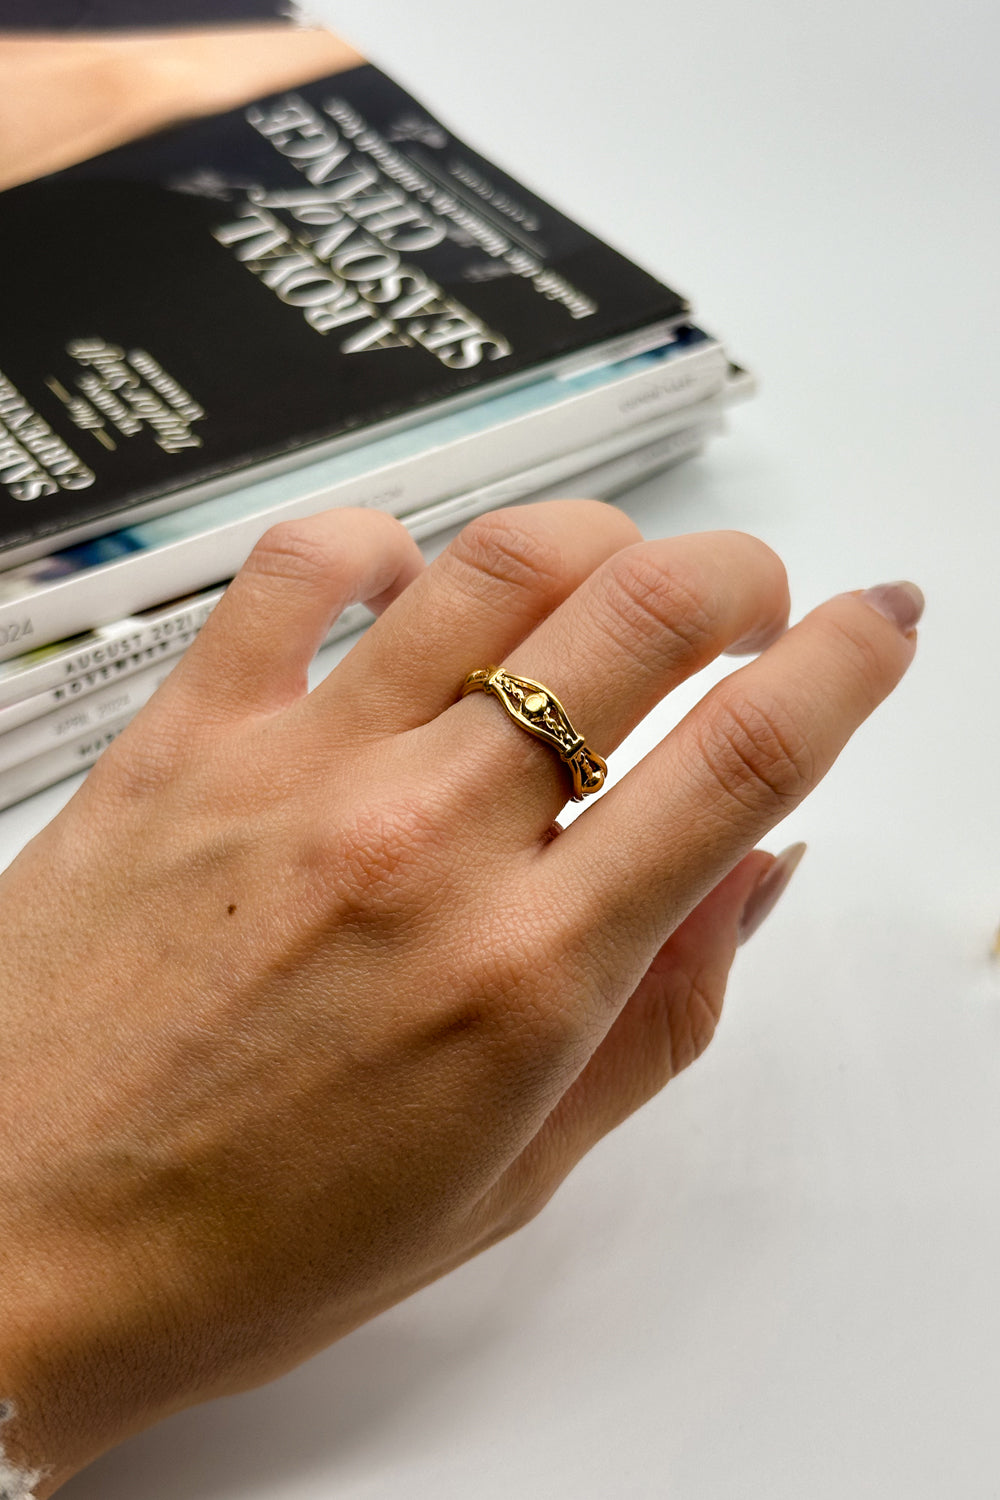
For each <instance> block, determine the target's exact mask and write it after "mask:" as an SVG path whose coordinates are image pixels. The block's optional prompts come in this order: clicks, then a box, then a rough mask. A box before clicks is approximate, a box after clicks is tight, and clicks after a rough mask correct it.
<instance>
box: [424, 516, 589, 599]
mask: <svg viewBox="0 0 1000 1500" xmlns="http://www.w3.org/2000/svg"><path fill="white" fill-rule="evenodd" d="M445 556H446V557H447V558H448V559H449V565H450V566H451V567H452V569H453V570H455V571H457V572H458V573H459V574H461V575H465V577H466V579H468V578H469V577H470V576H471V579H472V582H473V584H474V585H475V586H476V587H477V588H479V587H481V583H482V579H483V578H487V579H491V580H493V581H494V582H496V583H499V584H502V585H503V586H504V588H505V589H516V590H519V591H522V592H524V593H527V594H532V595H534V594H538V593H551V592H552V591H553V589H555V588H557V587H558V586H559V584H560V582H561V580H562V577H563V573H564V562H563V556H562V549H561V548H560V546H559V544H558V542H557V541H556V539H555V537H554V536H552V535H551V534H547V533H546V532H545V531H543V530H541V529H539V528H538V527H537V526H533V525H531V524H530V522H529V521H528V520H527V518H526V517H524V516H521V515H519V514H518V513H517V512H516V511H514V512H508V511H493V512H491V513H490V514H488V515H485V516H477V517H476V519H475V520H474V521H471V522H470V523H469V525H468V526H466V527H465V528H464V529H463V530H462V531H461V532H460V533H459V535H458V536H457V537H456V538H455V540H454V542H452V544H451V546H450V547H449V549H448V551H447V553H446V554H445Z"/></svg>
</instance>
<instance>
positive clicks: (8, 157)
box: [0, 26, 364, 189]
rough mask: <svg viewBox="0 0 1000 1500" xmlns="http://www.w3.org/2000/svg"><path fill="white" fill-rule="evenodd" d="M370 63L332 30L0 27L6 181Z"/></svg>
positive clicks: (0, 158)
mask: <svg viewBox="0 0 1000 1500" xmlns="http://www.w3.org/2000/svg"><path fill="white" fill-rule="evenodd" d="M362 62H364V58H363V57H362V56H361V55H360V53H358V52H355V51H354V49H353V47H349V46H348V45H347V43H346V42H342V41H341V40H340V39H339V37H335V36H333V35H332V34H331V33H330V32H328V31H310V30H302V31H297V30H294V29H292V28H291V27H287V26H285V27H281V28H279V27H277V26H227V27H223V28H204V29H202V30H199V31H180V32H169V33H157V32H138V33H136V34H135V35H132V36H129V35H123V34H122V33H120V32H119V33H113V32H109V33H107V34H106V35H102V34H101V33H99V32H94V33H90V34H83V35H82V36H77V37H68V38H67V37H65V36H62V35H52V36H44V35H43V36H38V35H34V34H31V35H28V34H25V35H21V36H17V35H12V34H10V33H8V34H6V35H3V34H0V189H3V188H8V187H13V186H14V185H15V184H16V183H19V182H30V181H31V179H32V178H34V177H40V176H42V175H43V173H45V172H55V171H58V170H59V169H60V168H61V167H68V166H70V165H71V163H73V162H77V161H83V160H84V159H85V158H86V157H88V156H96V155H98V154H99V153H100V152H102V151H109V150H110V149H111V148H112V147H113V146H119V145H121V144H122V142H123V141H129V140H133V139H134V138H135V137H137V136H140V135H146V134H148V133H149V132H150V131H152V130H161V129H163V127H164V126H167V125H176V124H178V123H179V122H180V121H182V120H189V119H193V118H195V117H196V116H198V115H208V114H214V113H217V112H219V111H221V110H227V109H234V108H235V107H236V105H238V104H242V103H244V102H245V101H246V100H248V99H256V98H258V97H261V96H262V95H265V94H269V93H276V92H277V91H278V90H279V89H283V88H291V87H293V86H294V85H296V84H299V83H305V82H307V81H308V80H309V79H311V78H324V77H326V76H327V75H328V74H331V73H339V72H342V71H343V70H344V69H345V68H354V67H357V66H358V65H359V64H360V63H362Z"/></svg>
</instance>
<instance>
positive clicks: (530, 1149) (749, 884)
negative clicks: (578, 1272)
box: [480, 844, 805, 1230]
mask: <svg viewBox="0 0 1000 1500" xmlns="http://www.w3.org/2000/svg"><path fill="white" fill-rule="evenodd" d="M804 849H805V845H804V844H795V845H792V847H791V848H790V849H787V850H785V852H784V853H783V854H781V855H779V856H778V857H777V858H775V857H773V856H772V855H769V854H767V853H765V852H764V851H763V850H760V849H756V850H754V851H753V853H751V854H748V855H747V856H746V857H745V858H744V859H742V860H741V861H740V863H739V864H738V865H737V866H736V867H735V869H733V870H731V871H730V873H729V874H728V875H727V876H726V878H725V879H724V880H722V881H721V882H720V883H719V885H717V886H716V887H715V889H714V890H713V891H711V892H710V893H709V895H707V896H706V897H705V898H704V900H703V901H701V902H700V904H699V905H698V906H696V907H695V909H694V910H693V911H692V912H691V913H690V914H689V916H688V917H687V918H686V920H685V921H684V922H682V923H681V925H680V926H679V927H678V928H677V930H676V931H675V932H674V933H673V934H672V936H671V937H670V938H668V940H667V941H666V943H664V945H663V947H662V948H661V949H660V951H659V953H658V954H657V955H656V958H655V959H654V960H653V962H652V964H651V965H650V967H649V969H648V970H647V972H646V974H645V976H644V978H643V979H642V980H641V982H640V984H639V986H638V988H637V989H636V991H635V993H634V994H633V995H632V997H631V999H630V1000H629V1001H628V1003H627V1004H626V1006H625V1007H624V1009H623V1010H622V1011H621V1012H620V1014H619V1015H618V1017H617V1018H616V1020H615V1021H614V1023H613V1025H612V1026H611V1028H610V1030H609V1031H608V1033H607V1035H606V1036H605V1037H604V1040H603V1041H602V1042H601V1043H600V1044H599V1046H598V1047H597V1049H596V1051H595V1052H594V1053H593V1055H592V1057H591V1058H590V1060H589V1062H588V1063H587V1064H586V1066H585V1067H584V1069H583V1071H582V1072H581V1073H580V1074H579V1075H578V1076H577V1078H576V1079H575V1081H574V1082H573V1083H572V1084H571V1085H570V1087H569V1089H568V1090H567V1091H566V1093H565V1094H564V1095H563V1096H562V1098H561V1099H560V1101H559V1103H558V1104H557V1105H556V1107H555V1109H554V1110H553V1111H552V1113H551V1114H550V1115H549V1116H548V1118H547V1119H546V1121H545V1123H544V1124H543V1125H542V1127H541V1129H540V1130H539V1132H538V1134H537V1135H536V1136H535V1137H534V1138H533V1139H532V1141H531V1142H530V1143H529V1144H528V1146H527V1147H526V1148H525V1150H524V1151H522V1153H521V1155H520V1156H519V1157H518V1158H517V1159H516V1160H515V1161H514V1162H513V1163H512V1164H511V1166H510V1167H508V1168H507V1170H506V1172H505V1173H504V1175H503V1176H502V1177H501V1178H500V1179H499V1181H498V1182H497V1183H495V1185H494V1187H493V1188H492V1189H491V1191H490V1194H489V1196H488V1199H487V1200H486V1201H484V1203H483V1204H482V1205H480V1209H481V1212H482V1213H483V1214H484V1217H485V1218H486V1220H487V1221H488V1220H489V1219H493V1220H494V1222H497V1223H499V1224H500V1225H502V1226H504V1229H505V1230H509V1229H511V1228H517V1227H518V1226H519V1225H520V1224H523V1223H525V1222H527V1221H528V1220H530V1219H531V1218H533V1217H534V1215H535V1214H536V1213H537V1212H538V1211H539V1210H540V1209H541V1208H542V1207H543V1205H544V1204H545V1203H546V1202H547V1201H548V1199H549V1198H550V1197H551V1195H552V1194H553V1192H555V1190H556V1188H557V1187H558V1186H559V1184H560V1183H561V1182H562V1181H563V1179H564V1178H565V1177H566V1176H567V1175H568V1174H569V1172H570V1171H571V1170H572V1169H573V1167H574V1166H576V1164H577V1162H578V1161H580V1159H581V1158H582V1157H584V1156H585V1155H586V1154H587V1152H588V1151H590V1150H591V1149H592V1147H594V1146H595V1145H596V1144H597V1142H598V1141H600V1140H601V1139H602V1138H603V1137H604V1136H606V1135H607V1134H608V1133H609V1132H610V1131H612V1130H614V1129H615V1127H616V1126H618V1125H620V1124H621V1123H622V1122H623V1121H624V1120H626V1119H627V1118H628V1116H629V1115H631V1114H634V1113H635V1111H636V1110H637V1109H639V1108H640V1107H641V1106H642V1105H643V1104H645V1103H647V1102H648V1101H649V1100H650V1099H652V1098H653V1097H654V1095H656V1094H658V1093H659V1092H660V1090H661V1089H662V1088H664V1087H665V1085H666V1084H668V1083H669V1082H670V1080H671V1079H672V1078H675V1077H676V1076H677V1074H678V1073H679V1072H681V1070H682V1069H684V1068H686V1067H688V1066H689V1065H690V1064H691V1063H692V1062H694V1061H695V1059H696V1058H697V1057H698V1056H699V1055H700V1054H701V1053H702V1052H703V1051H704V1050H705V1048H706V1047H707V1046H708V1044H709V1042H710V1041H711V1040H712V1037H713V1036H714V1034H715V1028H716V1026H717V1024H718V1021H719V1017H720V1014H721V1012H722V1002H723V997H724V995H725V991H726V984H727V981H728V979H729V971H730V968H731V967H732V962H733V958H734V956H735V953H736V949H737V947H738V946H739V944H740V943H741V942H744V941H746V939H747V938H748V937H750V936H751V934H752V933H753V932H754V931H756V928H757V927H758V926H759V925H760V923H761V922H762V921H763V920H764V917H765V916H766V915H767V913H768V912H769V911H770V910H771V908H772V907H773V906H774V905H775V903H776V902H777V900H778V897H779V896H780V895H781V893H782V891H783V890H784V889H785V887H786V885H787V884H788V882H789V880H790V879H791V877H792V874H793V872H794V870H795V868H796V866H797V865H798V862H799V860H800V859H801V857H802V854H803V852H804Z"/></svg>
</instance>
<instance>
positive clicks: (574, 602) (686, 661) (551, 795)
mask: <svg viewBox="0 0 1000 1500" xmlns="http://www.w3.org/2000/svg"><path fill="white" fill-rule="evenodd" d="M788 609H789V599H788V583H787V578H786V575H785V570H784V567H783V565H782V563H781V561H780V559H779V558H778V557H777V556H776V555H775V554H774V553H773V552H772V551H771V549H770V548H769V547H767V546H766V545H765V544H764V543H763V542H760V541H758V540H757V539H756V538H755V537H751V536H747V535H746V534H745V533H743V532H736V531H724V532H712V533H701V534H695V535H691V536H679V537H670V538H666V539H664V540H661V541H653V542H642V543H639V544H637V545H634V546H630V547H626V548H624V549H623V550H622V551H619V552H618V553H616V554H615V556H614V557H612V558H610V559H609V560H608V561H607V562H605V563H604V564H603V565H602V566H601V567H599V568H598V569H597V570H596V571H595V572H594V573H592V574H591V576H590V577H589V578H587V579H586V580H585V581H584V582H583V583H582V584H581V585H580V586H579V587H578V588H577V589H576V591H575V592H574V593H573V594H572V595H571V596H570V598H568V599H567V600H566V601H565V603H563V604H562V605H560V606H559V608H557V609H556V610H555V611H554V612H553V613H552V614H551V615H549V616H548V618H547V619H545V620H544V621H542V622H541V623H540V624H539V625H538V626H537V627H536V628H535V629H534V630H533V631H532V632H531V634H530V635H528V636H527V637H526V639H524V640H523V641H522V642H521V643H520V644H519V645H517V646H516V647H515V648H514V650H513V651H512V652H511V653H510V655H509V656H508V658H507V659H506V660H503V661H502V662H500V663H499V665H502V666H503V668H504V670H505V671H508V672H511V673H514V674H516V675H520V676H524V677H529V678H532V679H535V680H537V681H539V682H541V683H543V684H544V685H545V686H546V687H547V688H548V689H549V690H550V691H551V692H552V693H554V694H555V695H556V696H557V697H558V698H559V699H560V701H561V702H562V703H563V705H564V707H565V709H566V712H567V714H568V715H569V717H570V719H571V721H572V724H573V727H574V729H575V730H576V731H577V732H578V733H579V734H581V735H583V737H584V739H585V740H586V743H587V745H588V747H589V748H590V749H592V750H594V751H596V753H597V754H598V755H600V756H603V757H606V756H607V755H608V754H609V753H610V751H612V750H613V749H615V747H616V746H617V745H619V744H620V743H621V741H622V740H623V739H624V738H625V736H626V735H627V734H628V733H629V732H630V731H631V730H632V729H634V728H635V726H636V725H637V724H638V723H639V722H640V721H641V720H642V719H643V718H644V717H645V715H646V714H647V713H648V712H649V710H650V709H651V708H653V707H654V706H655V705H656V703H658V702H659V700H660V699H661V698H663V697H664V696H665V695H666V694H667V693H669V692H670V690H671V689H672V688H674V687H676V686H677V685H678V684H679V683H680V682H683V681H684V680H685V678H687V677H689V676H690V675H691V674H692V673H694V672H697V671H698V670H699V669H700V668H701V667H703V666H705V665H707V663H708V662H710V661H712V660H713V659H714V658H715V657H716V656H718V655H719V654H720V653H721V652H723V651H727V650H738V651H747V652H750V651H757V650H762V649H763V648H764V647H765V646H766V645H768V644H769V643H770V642H771V641H772V640H774V639H775V638H776V637H777V636H778V635H780V634H781V633H782V632H783V630H784V629H785V627H786V625H787V621H788ZM496 664H497V663H496V662H495V661H493V662H486V661H470V662H469V663H468V670H469V671H472V670H475V669H476V668H480V667H486V666H491V665H496ZM461 686H462V683H461V682H456V683H455V694H456V697H457V695H458V693H459V692H460V691H461ZM436 723H437V725H440V726H441V727H442V728H443V729H445V732H446V733H447V735H448V740H447V743H446V747H445V753H446V754H448V756H449V759H452V760H453V759H454V757H455V754H456V750H457V753H458V754H459V755H461V757H462V759H463V760H464V761H465V762H466V764H467V765H468V766H469V768H470V775H471V778H472V781H473V783H476V782H477V781H478V783H479V792H480V794H481V790H482V787H483V786H486V787H492V788H496V787H502V788H503V790H504V792H505V793H507V794H509V795H504V796H503V797H502V798H497V799H496V805H497V806H498V811H500V813H501V815H502V816H503V818H504V821H505V823H507V824H508V825H512V824H514V823H516V824H517V825H518V827H519V828H520V827H523V826H524V825H527V826H528V827H533V826H534V825H537V826H538V827H539V828H541V829H545V828H547V827H548V826H549V824H550V823H551V820H552V818H553V817H554V816H555V813H556V812H557V811H558V809H559V807H560V806H562V805H563V803H565V801H566V800H567V797H568V795H569V792H570V789H571V788H570V779H569V774H568V771H567V769H566V768H565V767H564V766H563V765H562V764H561V763H560V761H559V758H558V756H557V754H556V752H555V750H553V749H552V748H550V747H549V746H548V745H546V744H544V743H542V742H541V741H540V740H538V739H535V738H534V737H532V736H531V735H530V734H528V733H527V732H526V731H525V730H524V729H522V728H521V727H520V726H519V725H518V724H516V723H515V722H514V721H513V720H512V719H511V718H510V717H509V716H508V715H507V714H506V713H505V712H504V710H503V708H502V707H501V705H500V704H499V703H498V702H497V701H496V700H495V699H493V698H492V697H491V696H490V695H487V694H485V693H475V694H473V695H471V696H470V697H468V698H465V699H463V700H462V701H461V702H460V703H456V704H455V705H454V706H453V707H452V708H451V709H450V710H448V712H447V713H445V714H444V715H442V716H441V717H440V718H439V719H438V720H437V721H436ZM445 726H446V728H445ZM473 790H474V791H475V790H476V788H475V785H474V786H473Z"/></svg>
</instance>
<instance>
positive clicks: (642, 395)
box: [0, 341, 727, 661]
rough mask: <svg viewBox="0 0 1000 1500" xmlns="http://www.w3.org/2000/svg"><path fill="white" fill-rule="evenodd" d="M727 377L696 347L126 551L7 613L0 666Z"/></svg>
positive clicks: (668, 404) (452, 491)
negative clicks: (353, 518)
mask: <svg viewBox="0 0 1000 1500" xmlns="http://www.w3.org/2000/svg"><path fill="white" fill-rule="evenodd" d="M726 370H727V359H726V355H725V352H724V350H723V349H722V347H721V345H719V344H717V343H715V342H714V341H713V342H710V343H708V344H706V345H703V346H696V347H695V348H693V349H692V350H691V351H690V352H689V353H685V354H681V355H678V356H676V357H675V358H673V359H670V360H668V361H666V362H665V363H663V364H654V365H651V366H650V367H648V368H647V369H644V370H642V371H640V372H638V373H636V374H635V375H631V376H628V377H626V378H624V379H622V380H618V381H615V382H613V383H612V384H611V385H607V386H601V387H598V388H597V389H595V390H591V391H587V392H584V393H582V394H580V395H577V396H571V397H569V398H568V399H567V400H566V401H564V402H562V403H560V404H559V405H557V406H553V407H546V408H544V409H542V410H540V411H534V412H529V413H526V414H524V415H523V416H520V417H516V418H513V419H511V420H510V421H508V422H505V423H502V424H499V425H497V426H495V427H491V428H487V429H486V430H485V431H483V432H480V433H474V434H471V435H470V436H468V437H465V438H461V439H459V440H457V441H455V442H453V443H450V444H448V445H447V446H443V447H441V448H439V449H432V450H431V451H429V452H427V453H423V454H418V455H414V456H411V457H409V458H406V459H403V460H401V461H399V462H397V463H394V464H386V465H383V466H382V467H381V468H380V469H376V470H373V471H371V472H370V473H368V474H367V475H365V476H363V477H362V478H354V479H349V480H343V481H341V482H340V483H339V484H336V485H327V486H323V487H320V488H318V489H314V490H312V491H310V492H308V493H306V494H304V495H299V496H296V497H295V498H293V499H290V500H284V501H281V502H279V503H277V504H275V505H273V506H270V507H268V508H267V509H265V510H261V511H258V512H257V513H255V514H253V515H250V516H243V517H240V518H238V519H236V520H231V521H228V522H224V523H222V524H221V525H218V526H216V527H215V528H214V529H212V530H209V531H205V532H202V533H198V534H196V535H194V536H189V537H183V538H179V539H178V540H176V541H173V542H168V543H165V544H164V545H162V546H160V547H153V548H150V549H148V550H146V551H138V552H131V553H126V554H125V555H124V556H123V557H120V558H118V559H116V560H115V561H114V562H110V563H106V564H104V565H102V566H99V567H96V568H93V569H89V570H84V571H81V572H79V573H77V574H70V575H68V576H67V577H64V578H61V579H57V580H55V581H54V582H52V583H50V584H45V585H42V586H41V587H39V588H38V589H36V590H34V591H33V592H32V593H30V594H28V595H26V596H25V597H23V598H21V599H12V600H9V601H8V602H6V603H4V604H0V661H3V660H7V659H9V658H11V657H15V656H18V655H20V654H22V652H23V651H24V648H25V645H26V644H27V643H29V642H30V645H31V646H41V645H44V644H45V643H46V642H48V641H57V640H60V639H62V638H63V637H64V636H69V635H73V634H76V633H78V632H80V631H82V630H89V629H91V628H92V627H93V625H94V624H95V622H100V621H106V620H113V619H114V617H115V616H116V615H127V614H133V613H134V612H135V611H136V610H139V609H146V608H149V607H150V606H152V605H155V604H158V603H160V602H161V601H163V600H164V599H170V598H174V597H176V596H177V595H179V594H183V593H193V592H195V591H197V590H199V589H202V588H208V587H210V586H211V585H213V584H217V583H220V582H221V581H223V580H224V579H227V578H231V577H232V576H233V574H234V573H235V572H236V571H237V570H238V568H239V567H240V566H241V564H242V563H243V562H244V560H245V559H246V557H247V554H248V553H249V552H250V550H251V548H252V547H253V545H254V543H255V542H257V541H258V540H259V539H260V537H261V536H262V535H263V534H264V532H265V531H267V530H268V528H269V527H270V526H272V525H274V524H275V523H276V522H278V521H283V520H298V519H301V518H302V517H304V516H309V515H312V514H314V513H315V512H316V511H317V510H323V509H326V508H331V507H334V506H341V505H351V506H355V505H362V506H364V505H370V506H372V507H373V508H376V509H379V510H386V511H388V512H389V513H390V514H391V515H396V516H403V515H406V514H407V513H408V512H411V511H413V510H416V509H418V508H420V507H422V506H429V505H431V504H433V503H435V502H436V501H439V500H443V499H447V498H448V497H450V496H454V495H460V494H462V493H463V492H466V491H468V490H470V489H471V488H472V487H473V486H475V485H476V484H477V481H481V479H482V477H483V476H484V475H488V476H490V477H491V480H492V481H494V482H499V481H500V479H501V478H502V477H503V476H508V475H509V474H510V472H511V468H512V466H516V467H517V469H518V470H524V469H528V468H531V467H533V466H535V465H537V464H539V463H542V462H544V461H545V460H546V459H547V458H548V457H549V455H551V454H552V452H553V451H555V452H556V453H563V454H567V455H568V456H573V455H572V454H571V453H570V452H569V450H572V449H573V448H574V446H581V445H582V446H589V445H591V444H593V443H595V442H596V441H598V440H599V439H601V438H607V437H610V436H613V435H615V434H617V433H622V434H626V435H627V434H629V433H630V432H633V431H634V429H635V428H637V427H642V426H645V425H646V424H647V423H648V422H650V421H651V420H652V419H653V418H655V417H658V416H661V415H665V414H668V413H678V412H679V411H682V410H685V409H686V408H688V407H690V406H692V405H695V404H697V403H698V402H699V401H702V400H704V399H706V398H708V397H709V396H711V395H714V394H715V393H717V392H720V391H721V390H722V388H723V385H724V382H725V375H726ZM632 446H634V439H633V440H632Z"/></svg>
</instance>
